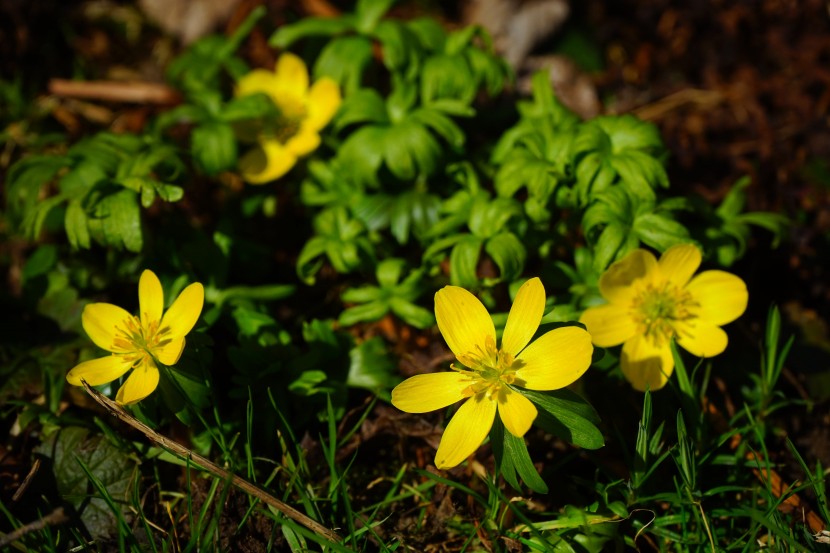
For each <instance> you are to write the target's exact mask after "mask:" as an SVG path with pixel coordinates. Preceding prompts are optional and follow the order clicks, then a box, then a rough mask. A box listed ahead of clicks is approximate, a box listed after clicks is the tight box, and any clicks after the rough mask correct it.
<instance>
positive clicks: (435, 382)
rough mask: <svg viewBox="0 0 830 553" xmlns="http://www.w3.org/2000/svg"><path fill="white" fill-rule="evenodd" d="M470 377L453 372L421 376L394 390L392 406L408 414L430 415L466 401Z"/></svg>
mask: <svg viewBox="0 0 830 553" xmlns="http://www.w3.org/2000/svg"><path fill="white" fill-rule="evenodd" d="M470 382H471V379H470V377H469V375H467V374H464V373H461V372H457V371H452V372H442V373H430V374H419V375H416V376H413V377H412V378H407V379H406V380H404V381H403V382H401V383H400V384H398V385H397V386H395V388H394V389H393V390H392V405H394V406H395V407H397V408H398V409H400V410H401V411H405V412H407V413H428V412H430V411H435V410H436V409H442V408H444V407H447V406H448V405H452V404H453V403H455V402H456V401H460V400H462V399H464V398H465V397H466V396H465V395H464V389H465V388H467V387H468V386H469V385H470Z"/></svg>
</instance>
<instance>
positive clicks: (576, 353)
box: [516, 326, 594, 390]
mask: <svg viewBox="0 0 830 553" xmlns="http://www.w3.org/2000/svg"><path fill="white" fill-rule="evenodd" d="M593 351H594V346H592V345H591V335H590V334H588V333H587V332H586V331H585V330H583V329H581V328H579V327H575V326H566V327H562V328H557V329H554V330H551V331H550V332H548V333H546V334H544V335H542V336H540V337H539V338H538V339H536V340H534V341H533V343H532V344H530V345H529V346H527V347H526V348H525V349H524V351H522V352H521V353H520V354H519V356H518V357H517V358H516V360H517V362H519V363H520V364H521V365H522V367H521V368H520V369H519V370H518V371H516V378H518V379H520V380H522V381H524V383H519V382H517V383H516V384H517V385H520V386H521V387H523V388H527V389H529V390H558V389H559V388H564V387H565V386H567V385H569V384H571V383H572V382H574V381H575V380H576V379H578V378H579V377H580V376H582V374H583V373H584V372H585V371H586V370H588V367H589V366H590V365H591V355H592V354H593Z"/></svg>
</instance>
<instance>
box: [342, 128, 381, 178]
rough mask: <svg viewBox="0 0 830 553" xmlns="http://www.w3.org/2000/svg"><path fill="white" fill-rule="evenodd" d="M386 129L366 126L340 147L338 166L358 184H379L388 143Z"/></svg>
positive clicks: (350, 136)
mask: <svg viewBox="0 0 830 553" xmlns="http://www.w3.org/2000/svg"><path fill="white" fill-rule="evenodd" d="M386 131H387V129H386V127H375V126H366V127H361V128H360V129H358V130H356V131H355V132H353V133H352V134H351V135H349V137H348V138H347V139H346V140H345V141H344V142H343V144H342V145H341V146H340V150H339V151H338V153H337V161H338V164H339V165H340V166H341V167H342V168H343V171H344V173H345V174H346V176H347V177H349V178H351V179H353V180H354V181H355V182H357V183H366V184H374V185H376V184H377V171H378V169H379V168H380V165H381V163H383V151H384V148H385V144H386V142H387V132H386Z"/></svg>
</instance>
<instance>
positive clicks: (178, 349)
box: [153, 336, 184, 367]
mask: <svg viewBox="0 0 830 553" xmlns="http://www.w3.org/2000/svg"><path fill="white" fill-rule="evenodd" d="M183 351H184V336H182V337H181V338H174V339H172V340H170V341H169V342H167V343H166V344H164V345H163V346H161V347H157V348H155V349H154V350H153V355H155V356H156V359H158V361H159V363H161V364H162V365H167V366H168V367H172V366H173V365H175V364H176V363H178V362H179V358H180V357H181V356H182V352H183Z"/></svg>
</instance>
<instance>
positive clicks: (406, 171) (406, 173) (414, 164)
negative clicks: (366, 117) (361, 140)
mask: <svg viewBox="0 0 830 553" xmlns="http://www.w3.org/2000/svg"><path fill="white" fill-rule="evenodd" d="M440 155H441V147H440V146H439V145H438V142H437V141H436V140H435V138H433V137H432V135H431V134H430V133H429V132H428V131H427V130H426V129H425V128H424V127H423V126H422V125H420V124H418V123H417V122H415V121H411V120H406V121H403V122H401V123H399V124H397V125H394V126H392V127H390V128H389V129H388V130H387V132H386V142H385V144H384V151H383V158H384V161H385V162H386V166H387V167H388V168H389V171H391V172H392V174H393V175H395V176H396V177H398V178H399V179H402V180H412V179H414V178H415V177H416V176H418V175H425V176H428V175H431V174H432V173H433V171H434V170H435V167H436V165H437V163H438V158H439V156H440Z"/></svg>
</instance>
